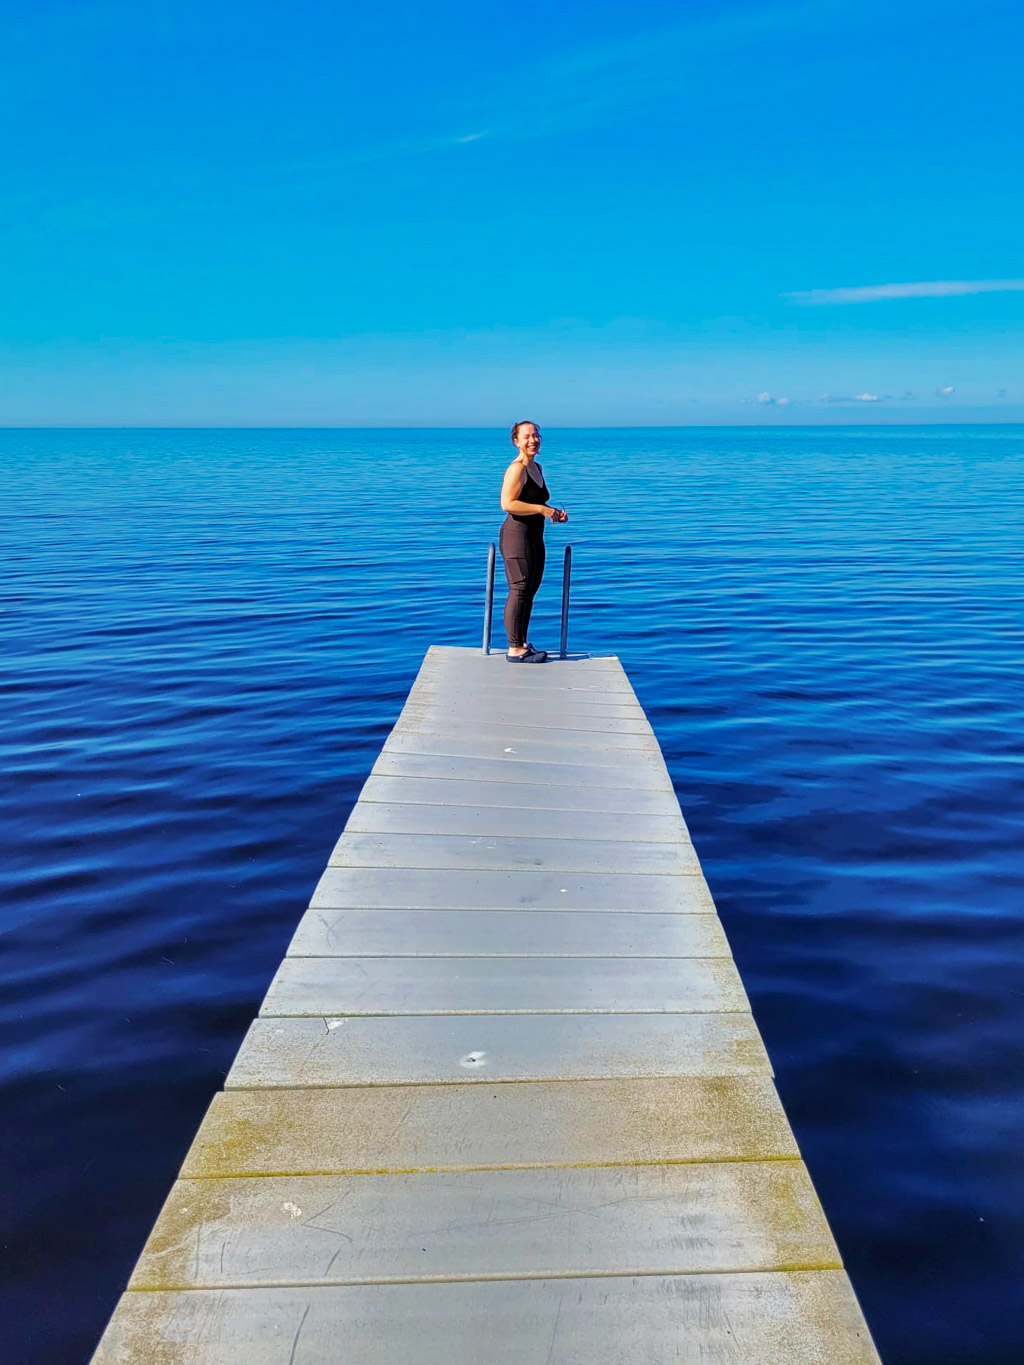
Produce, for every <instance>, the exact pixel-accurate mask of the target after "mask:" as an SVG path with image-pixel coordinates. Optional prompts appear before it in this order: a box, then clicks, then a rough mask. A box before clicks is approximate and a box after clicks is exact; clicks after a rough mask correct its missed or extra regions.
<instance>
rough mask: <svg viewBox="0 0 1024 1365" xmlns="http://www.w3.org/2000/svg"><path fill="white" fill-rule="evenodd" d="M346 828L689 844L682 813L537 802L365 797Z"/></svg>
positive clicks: (372, 831)
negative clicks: (548, 806) (472, 803)
mask: <svg viewBox="0 0 1024 1365" xmlns="http://www.w3.org/2000/svg"><path fill="white" fill-rule="evenodd" d="M345 833H346V834H424V835H437V834H445V835H447V834H454V835H459V836H466V837H468V838H473V839H476V838H497V837H504V838H509V839H518V840H523V841H531V840H534V839H594V840H597V841H599V842H603V843H608V842H612V843H615V842H618V843H623V842H625V843H632V844H648V843H651V844H672V843H677V844H683V843H685V844H688V843H689V842H690V836H689V833H688V831H687V828H686V826H685V825H684V824H683V817H682V816H681V815H633V814H631V813H624V812H614V813H611V812H609V813H604V812H600V811H582V812H581V811H574V810H568V811H562V810H538V809H536V808H535V807H530V806H527V807H523V806H519V807H501V806H476V807H469V806H460V805H452V806H449V805H440V804H432V805H424V804H417V803H416V802H389V803H382V802H378V801H367V800H365V799H360V800H359V802H358V803H357V804H356V806H355V809H354V810H353V811H352V814H351V815H350V816H349V820H348V824H347V825H346V826H345Z"/></svg>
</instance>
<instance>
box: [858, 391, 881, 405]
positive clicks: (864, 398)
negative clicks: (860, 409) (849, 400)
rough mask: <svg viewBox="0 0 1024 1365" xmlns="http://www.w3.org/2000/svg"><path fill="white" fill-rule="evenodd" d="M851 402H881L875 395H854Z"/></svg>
mask: <svg viewBox="0 0 1024 1365" xmlns="http://www.w3.org/2000/svg"><path fill="white" fill-rule="evenodd" d="M853 401H854V402H855V403H880V402H881V401H882V400H881V399H880V398H879V396H878V394H877V393H855V394H854V395H853Z"/></svg>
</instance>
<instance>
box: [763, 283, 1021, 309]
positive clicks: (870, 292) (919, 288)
mask: <svg viewBox="0 0 1024 1365" xmlns="http://www.w3.org/2000/svg"><path fill="white" fill-rule="evenodd" d="M1021 291H1024V280H925V281H922V282H920V283H917V284H859V285H854V286H851V287H850V288H847V289H799V290H796V291H795V292H794V293H790V294H782V295H780V297H781V298H784V299H788V300H789V302H790V303H802V304H805V305H806V304H810V305H816V304H822V303H878V302H879V301H881V300H883V299H943V298H951V297H953V296H954V295H960V294H1005V293H1019V292H1021Z"/></svg>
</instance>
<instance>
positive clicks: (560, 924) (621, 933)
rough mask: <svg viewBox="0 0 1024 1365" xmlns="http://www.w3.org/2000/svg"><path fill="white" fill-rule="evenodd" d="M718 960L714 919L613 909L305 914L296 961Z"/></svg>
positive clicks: (720, 945) (294, 948)
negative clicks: (401, 956)
mask: <svg viewBox="0 0 1024 1365" xmlns="http://www.w3.org/2000/svg"><path fill="white" fill-rule="evenodd" d="M396 944H400V945H401V947H402V950H403V952H404V953H405V954H408V955H420V956H425V957H431V956H441V957H465V956H474V957H494V956H497V957H529V956H533V957H549V958H560V957H564V958H570V959H575V958H587V957H658V958H677V957H725V958H728V957H730V956H731V954H730V952H729V945H728V943H727V941H726V937H725V933H724V932H723V930H722V926H721V923H720V921H719V919H718V916H717V915H710V914H703V915H651V914H643V913H640V914H637V913H633V912H628V911H620V912H616V911H614V910H602V911H593V912H591V911H587V910H569V911H559V910H380V909H378V910H309V911H307V912H306V914H305V915H303V917H302V919H301V920H300V922H299V927H298V929H296V931H295V937H294V938H293V939H292V942H291V945H290V946H289V948H288V955H289V956H296V957H392V956H394V951H395V945H396Z"/></svg>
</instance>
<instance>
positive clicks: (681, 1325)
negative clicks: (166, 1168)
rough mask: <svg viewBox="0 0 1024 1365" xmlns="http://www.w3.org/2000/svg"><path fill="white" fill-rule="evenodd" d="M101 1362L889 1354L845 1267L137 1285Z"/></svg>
mask: <svg viewBox="0 0 1024 1365" xmlns="http://www.w3.org/2000/svg"><path fill="white" fill-rule="evenodd" d="M339 1343H344V1355H343V1356H339V1354H338V1347H339ZM95 1361H96V1365H139V1362H140V1361H150V1362H153V1363H154V1365H225V1362H234V1361H238V1362H245V1365H328V1362H330V1365H481V1363H482V1362H487V1365H524V1362H527V1361H529V1362H533V1361H538V1362H544V1365H595V1362H597V1361H603V1362H609V1365H610V1363H611V1362H614V1365H878V1355H877V1354H876V1352H875V1350H874V1347H873V1346H872V1344H871V1339H870V1337H869V1335H868V1332H867V1328H866V1327H865V1325H864V1320H863V1318H862V1316H861V1313H860V1309H859V1307H858V1305H857V1301H856V1299H855V1298H854V1295H853V1291H852V1290H851V1288H850V1283H849V1280H848V1279H847V1277H846V1275H845V1273H844V1272H843V1271H840V1270H812V1271H789V1272H779V1271H769V1272H762V1273H754V1274H749V1273H748V1274H740V1275H673V1276H659V1275H641V1276H637V1277H635V1278H619V1277H615V1278H613V1277H608V1276H588V1277H585V1278H581V1279H534V1280H490V1281H488V1280H483V1281H477V1282H475V1283H442V1284H422V1283H421V1284H389V1285H349V1286H317V1285H310V1286H302V1287H295V1288H289V1289H263V1290H256V1289H227V1290H223V1289H202V1290H188V1291H176V1292H171V1293H154V1292H150V1293H129V1294H126V1295H125V1296H124V1297H123V1298H122V1300H121V1303H120V1304H119V1306H118V1311H117V1313H116V1314H115V1317H114V1320H113V1322H112V1323H111V1325H110V1328H109V1329H108V1331H107V1333H106V1334H105V1336H104V1338H103V1341H102V1342H101V1343H100V1348H99V1351H98V1352H97V1355H96V1357H95Z"/></svg>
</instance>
